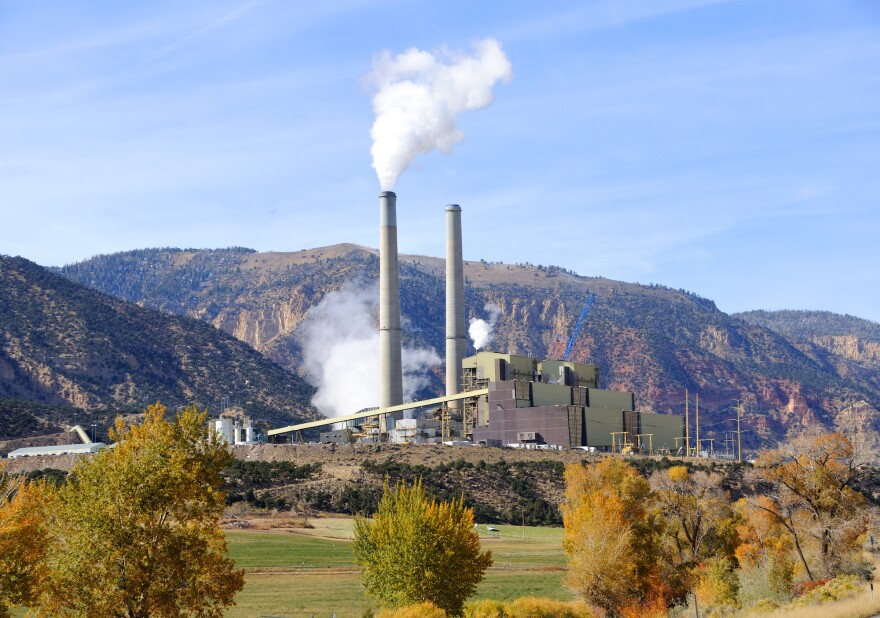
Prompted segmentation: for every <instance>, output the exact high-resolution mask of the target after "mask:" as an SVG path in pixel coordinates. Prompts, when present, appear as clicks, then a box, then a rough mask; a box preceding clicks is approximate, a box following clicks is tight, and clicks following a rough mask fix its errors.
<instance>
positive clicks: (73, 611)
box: [38, 404, 244, 618]
mask: <svg viewBox="0 0 880 618" xmlns="http://www.w3.org/2000/svg"><path fill="white" fill-rule="evenodd" d="M164 414H165V408H164V407H163V406H161V405H158V404H157V405H154V406H150V407H149V408H147V410H146V411H145V415H144V421H143V423H142V424H140V425H135V424H132V425H127V424H126V423H125V422H123V420H122V419H117V421H116V426H115V429H114V430H111V435H110V437H111V439H113V440H115V441H116V445H115V447H114V448H108V449H104V450H103V451H101V452H100V453H98V454H97V455H95V456H94V457H92V458H91V459H85V460H82V461H81V462H80V463H79V464H78V465H77V466H76V467H75V468H74V469H73V473H72V475H71V478H70V480H69V481H68V483H67V484H66V485H64V486H63V487H62V488H61V489H60V490H59V492H58V496H57V500H56V501H55V503H54V504H53V505H52V508H53V511H54V522H53V526H52V533H53V541H54V547H53V548H52V551H51V552H50V566H51V568H52V577H51V581H50V585H49V586H48V587H47V591H46V593H45V594H44V595H43V596H42V599H41V603H40V606H39V608H38V611H39V615H44V616H74V615H76V616H101V617H104V616H108V617H120V618H123V617H124V618H145V617H147V616H183V615H186V616H200V617H213V616H217V617H219V616H222V615H223V610H224V608H225V607H228V606H230V605H232V604H233V602H234V597H235V594H236V592H238V591H239V590H240V589H241V588H242V586H243V584H244V578H243V573H242V572H241V571H236V570H234V565H233V563H232V561H231V560H230V559H229V558H228V557H227V554H226V539H225V536H224V534H223V531H222V530H221V529H220V525H219V522H220V516H221V514H222V512H223V507H224V492H223V491H222V490H221V488H220V487H221V483H222V478H221V476H220V472H221V470H223V469H224V468H225V467H226V466H228V465H229V463H230V461H231V455H230V454H229V452H228V451H227V449H226V448H225V446H224V445H223V444H222V442H221V441H220V440H219V438H218V437H217V436H216V435H214V434H213V433H211V434H208V433H207V430H206V424H205V417H206V414H205V413H200V412H198V411H197V410H196V409H195V408H192V407H191V408H187V409H186V410H184V411H183V412H181V413H180V414H178V415H177V417H176V418H175V419H174V420H172V421H166V420H165V418H164Z"/></svg>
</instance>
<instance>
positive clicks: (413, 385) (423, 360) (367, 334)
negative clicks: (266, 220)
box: [299, 285, 441, 418]
mask: <svg viewBox="0 0 880 618" xmlns="http://www.w3.org/2000/svg"><path fill="white" fill-rule="evenodd" d="M377 307H378V289H377V288H375V287H371V288H365V287H362V286H357V285H350V286H348V287H346V288H344V289H343V290H341V291H339V292H330V293H329V294H327V296H325V297H324V299H323V300H322V301H321V302H320V303H319V304H318V305H316V306H314V307H312V309H311V310H309V313H308V315H307V317H306V319H305V320H304V321H303V323H302V324H301V325H300V326H299V329H300V342H301V344H302V346H303V366H304V370H305V373H306V379H307V380H308V381H309V383H310V384H312V386H315V387H316V388H317V389H318V392H317V393H315V396H314V397H313V398H312V405H314V406H315V407H316V408H317V409H318V411H319V412H320V413H321V414H323V415H324V416H327V417H331V418H332V417H334V416H344V415H346V414H354V413H355V412H357V411H359V410H362V409H363V408H367V407H371V406H375V405H376V402H378V401H379V383H378V377H379V334H378V332H377V330H376V314H377V312H378V311H377ZM402 361H403V397H404V400H405V401H412V400H413V398H414V397H415V394H416V393H417V392H418V391H419V390H420V389H421V388H424V387H425V386H427V385H428V382H429V379H428V377H427V372H428V369H430V368H431V367H435V366H438V365H440V364H441V359H440V357H439V356H438V355H437V353H436V352H434V350H430V349H420V348H408V347H404V348H403V353H402Z"/></svg>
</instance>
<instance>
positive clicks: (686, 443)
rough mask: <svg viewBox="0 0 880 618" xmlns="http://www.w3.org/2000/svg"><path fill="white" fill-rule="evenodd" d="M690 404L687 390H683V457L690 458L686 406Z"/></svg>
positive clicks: (688, 414)
mask: <svg viewBox="0 0 880 618" xmlns="http://www.w3.org/2000/svg"><path fill="white" fill-rule="evenodd" d="M689 404H690V396H689V395H688V389H684V456H685V457H690V456H691V415H690V412H689V408H688V405H689Z"/></svg>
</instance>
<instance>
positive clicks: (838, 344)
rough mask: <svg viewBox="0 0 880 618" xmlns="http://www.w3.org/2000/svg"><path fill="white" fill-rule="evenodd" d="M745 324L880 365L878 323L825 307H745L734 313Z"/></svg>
mask: <svg viewBox="0 0 880 618" xmlns="http://www.w3.org/2000/svg"><path fill="white" fill-rule="evenodd" d="M734 317H737V318H739V319H741V320H743V321H745V322H748V323H749V324H756V325H758V326H763V327H764V328H769V329H770V330H773V331H775V332H777V333H780V334H781V335H783V336H784V337H786V338H788V339H790V340H792V341H796V342H806V343H812V344H814V345H816V346H817V347H819V348H821V349H823V350H826V351H827V352H829V353H830V354H833V355H834V356H838V357H841V358H843V359H846V360H848V361H852V362H854V363H858V364H861V365H863V366H865V367H870V368H873V369H880V324H878V323H876V322H872V321H870V320H863V319H862V318H856V317H853V316H851V315H840V314H838V313H830V312H828V311H747V312H744V313H737V314H734Z"/></svg>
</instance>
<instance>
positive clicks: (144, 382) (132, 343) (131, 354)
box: [0, 256, 314, 437]
mask: <svg viewBox="0 0 880 618" xmlns="http://www.w3.org/2000/svg"><path fill="white" fill-rule="evenodd" d="M311 393H312V389H311V387H309V386H308V385H307V384H305V383H304V382H303V380H302V379H300V378H299V377H298V376H297V375H295V374H292V373H291V372H289V371H286V370H285V369H283V368H282V367H280V366H278V365H277V364H275V363H273V362H271V361H269V360H268V359H266V358H265V357H263V356H262V355H261V354H259V353H258V352H256V351H255V350H254V349H253V348H252V347H251V346H249V345H246V344H245V343H243V342H241V341H239V340H237V339H235V338H234V337H231V336H229V335H228V334H226V333H224V332H222V331H220V330H218V329H216V328H214V327H212V326H211V325H210V324H207V323H205V322H204V321H200V320H194V319H191V318H187V317H179V316H174V315H168V314H166V313H162V312H159V311H155V310H152V309H146V308H143V307H138V306H136V305H133V304H131V303H126V302H124V301H121V300H119V299H116V298H112V297H110V296H107V295H105V294H102V293H100V292H97V291H95V290H91V289H88V288H86V287H83V286H80V285H77V284H75V283H73V282H71V281H69V280H68V279H66V278H64V277H60V276H58V275H56V274H53V273H51V272H49V271H47V270H46V269H44V268H41V267H40V266H37V265H36V264H34V263H32V262H29V261H27V260H25V259H22V258H11V257H5V256H0V414H4V415H5V416H4V418H3V419H2V420H3V422H0V426H2V429H0V437H10V436H9V435H8V434H9V433H12V431H13V430H12V428H13V427H15V428H16V429H15V432H16V433H21V432H22V431H25V429H26V428H24V427H22V426H21V424H20V423H13V422H12V421H13V420H14V419H13V416H19V415H21V414H26V413H33V414H36V416H38V417H46V416H47V415H49V416H51V414H50V412H51V410H53V409H64V408H71V409H72V408H77V409H79V410H82V411H85V412H88V413H91V414H95V415H97V416H106V415H107V414H112V413H114V412H118V411H132V410H137V409H142V407H143V405H144V404H145V403H147V402H155V401H161V402H162V403H164V404H165V405H166V406H168V407H169V409H175V408H176V407H178V406H182V405H186V404H190V403H193V404H197V405H198V406H200V407H206V406H210V408H211V409H214V410H216V409H217V406H218V403H219V401H220V398H221V397H224V396H229V397H230V398H231V400H232V401H233V402H239V403H240V404H241V405H242V406H243V407H244V408H245V411H246V412H247V413H249V414H251V415H252V416H254V417H256V418H258V419H265V420H267V421H272V422H287V421H290V420H294V419H303V418H311V417H312V416H313V415H314V411H313V410H312V409H311V407H310V406H309V404H308V400H309V398H310V396H311ZM28 403H29V404H30V405H29V406H28V405H26V404H28ZM28 410H30V412H28ZM80 419H81V420H82V417H80ZM43 429H44V430H46V431H49V430H51V428H50V427H44V428H43ZM4 434H6V435H4Z"/></svg>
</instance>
